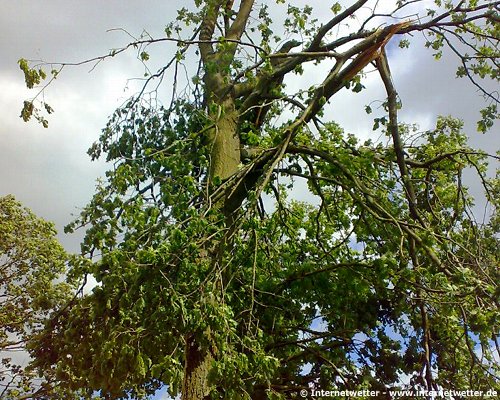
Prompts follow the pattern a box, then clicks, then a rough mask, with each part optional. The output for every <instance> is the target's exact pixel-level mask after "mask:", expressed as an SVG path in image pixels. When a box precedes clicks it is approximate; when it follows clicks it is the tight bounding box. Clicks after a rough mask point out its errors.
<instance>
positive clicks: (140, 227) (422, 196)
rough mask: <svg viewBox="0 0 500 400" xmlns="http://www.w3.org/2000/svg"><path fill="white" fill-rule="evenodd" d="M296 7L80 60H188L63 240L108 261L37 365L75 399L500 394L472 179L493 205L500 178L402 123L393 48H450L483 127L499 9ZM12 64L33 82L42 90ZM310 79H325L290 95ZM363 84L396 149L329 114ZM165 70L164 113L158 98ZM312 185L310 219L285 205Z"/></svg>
mask: <svg viewBox="0 0 500 400" xmlns="http://www.w3.org/2000/svg"><path fill="white" fill-rule="evenodd" d="M284 3H285V2H284V1H276V4H275V5H273V6H272V7H273V8H272V10H271V6H268V5H266V4H261V5H257V4H256V3H255V2H254V1H253V0H242V1H240V2H237V3H236V5H235V4H233V1H227V0H206V1H200V0H196V1H195V4H196V5H195V7H193V8H192V9H186V8H182V9H181V10H179V11H178V17H177V20H176V21H175V22H174V23H172V24H169V25H168V26H167V28H166V29H165V32H166V36H165V37H163V38H157V39H155V38H150V37H143V38H139V39H137V40H136V41H134V42H133V43H131V44H129V45H128V46H126V47H124V48H122V49H119V50H114V51H112V52H111V53H110V54H109V55H106V56H103V57H98V58H96V59H93V60H89V62H99V61H101V60H102V59H104V58H106V57H112V56H116V55H117V54H119V53H120V52H122V51H125V50H126V49H128V48H131V47H135V48H137V49H138V58H139V59H140V60H141V62H143V63H145V65H147V63H148V62H150V60H149V59H150V54H149V48H150V46H153V45H161V43H164V42H176V43H177V44H178V50H177V52H176V54H175V55H174V57H173V58H172V59H171V60H169V61H168V62H166V63H164V64H163V65H162V67H161V68H160V69H159V70H158V71H157V72H156V73H149V75H148V76H147V77H146V79H145V84H144V87H143V89H142V90H141V92H140V93H139V94H138V95H137V96H134V97H133V98H131V99H130V101H128V102H127V103H126V104H125V105H124V106H123V107H120V108H119V109H117V110H116V112H115V113H114V114H113V116H112V117H111V118H110V120H109V122H108V124H107V126H106V128H105V129H104V130H103V132H102V135H101V137H100V139H99V140H98V141H97V142H96V143H95V144H94V145H93V146H92V148H91V149H90V151H89V154H90V156H91V157H92V159H95V158H98V157H100V156H101V155H103V154H105V155H106V160H107V161H109V162H113V164H114V168H113V169H112V170H110V171H108V173H107V181H106V182H104V183H102V185H101V186H100V187H99V188H98V190H97V193H96V194H95V196H94V198H93V200H92V201H91V203H90V204H89V205H88V206H87V207H86V208H85V209H84V211H83V212H82V214H81V217H80V219H79V220H78V221H77V222H75V223H74V224H72V225H71V226H70V227H69V229H73V228H75V227H77V226H80V225H84V226H87V227H88V230H87V234H86V237H85V240H84V242H83V250H84V252H85V253H86V254H87V255H88V256H89V257H92V256H93V255H94V254H95V253H96V252H98V254H99V255H100V258H99V259H98V260H96V261H95V262H93V263H91V264H88V266H87V267H85V268H82V267H81V266H77V267H75V271H74V273H75V274H77V273H79V274H81V275H82V276H85V275H86V274H92V275H93V276H94V277H95V278H96V279H97V281H98V282H99V283H100V284H99V285H98V286H97V287H96V288H94V290H93V292H92V294H90V295H88V296H86V297H84V298H82V299H81V301H78V302H75V304H73V305H72V307H71V311H70V312H68V313H65V314H63V315H62V314H59V315H57V316H56V317H54V318H53V319H52V320H51V322H50V324H49V325H48V329H47V330H46V332H45V335H42V336H40V338H39V340H38V342H36V347H35V350H34V355H35V357H36V362H37V365H38V366H39V367H41V368H42V369H50V368H55V369H56V371H57V376H58V378H59V379H61V380H63V381H64V382H66V384H67V385H68V387H70V388H73V389H75V390H76V389H80V388H86V389H87V390H88V391H89V395H90V394H91V393H92V391H100V392H101V393H102V394H103V395H104V396H105V397H106V398H119V397H125V396H127V395H133V396H141V395H145V394H147V393H153V392H154V391H155V390H156V389H157V388H159V387H161V386H162V385H165V384H166V385H168V388H169V391H170V393H171V394H172V395H177V394H179V393H181V394H182V399H184V400H191V399H205V398H235V399H240V398H249V399H250V398H251V399H264V398H298V397H299V391H300V390H308V389H309V388H317V389H324V390H329V389H353V390H359V389H372V390H387V389H388V388H398V387H399V388H402V387H405V386H406V387H409V388H413V389H423V388H424V389H429V390H431V389H437V388H446V389H470V388H476V389H480V388H487V389H490V388H498V387H499V381H498V373H499V365H498V356H499V354H498V348H499V346H498V334H499V326H500V325H499V322H500V321H499V317H500V314H499V308H498V294H499V287H498V281H499V279H498V278H499V271H498V248H499V246H498V236H496V235H497V233H498V223H497V222H498V221H497V217H494V218H493V219H492V220H491V223H489V224H487V225H480V224H478V223H476V222H475V220H474V218H473V216H472V214H471V211H470V209H471V206H472V205H473V199H472V198H471V196H470V195H469V193H468V191H467V188H466V187H465V185H464V184H463V180H462V174H463V171H464V169H466V168H473V169H474V170H475V171H476V172H477V174H478V176H479V177H480V179H481V181H482V183H483V185H484V188H485V189H486V196H487V199H488V200H489V201H490V202H491V203H492V204H493V206H494V207H496V206H497V205H498V181H497V180H490V181H489V180H487V179H486V177H485V171H486V160H487V158H488V155H487V154H486V153H484V152H481V151H476V150H473V149H471V148H470V147H468V146H467V141H466V135H465V134H464V132H463V131H462V127H463V126H462V122H461V121H459V120H457V119H453V118H451V117H440V118H438V120H437V124H436V126H435V128H434V129H431V130H429V131H426V132H419V131H418V128H415V127H414V126H413V125H411V124H404V123H402V122H400V121H398V110H399V109H400V108H401V102H400V100H399V99H398V95H397V92H396V87H395V84H394V82H393V79H392V76H391V70H390V66H389V61H388V58H387V56H386V53H385V50H384V47H385V46H386V45H387V43H388V42H389V41H390V40H396V39H395V38H396V37H397V38H399V41H400V47H402V48H405V47H408V46H409V45H410V44H411V43H412V40H413V36H412V34H413V33H416V32H422V33H423V34H424V35H425V38H426V42H425V45H426V46H427V47H429V48H432V49H433V51H434V52H435V53H434V55H435V57H436V58H440V56H441V52H442V50H443V48H445V47H447V48H448V49H451V51H452V52H453V53H455V54H456V55H457V56H458V60H459V64H460V65H459V68H458V70H457V74H458V76H464V77H467V78H468V79H470V80H471V81H472V83H474V84H475V85H476V86H477V87H479V88H480V90H481V91H482V92H483V94H484V95H485V97H486V99H487V101H488V102H489V103H488V104H487V106H486V108H485V109H484V110H483V111H482V119H481V121H480V123H479V125H478V128H479V130H480V131H485V130H486V129H487V128H488V127H491V126H492V124H493V120H494V119H495V118H496V104H497V102H498V99H497V98H496V97H495V95H494V94H493V93H490V92H488V91H487V90H486V89H485V86H482V85H480V82H481V81H478V79H487V78H491V79H493V80H496V79H497V78H498V76H497V68H496V67H497V65H498V58H497V57H498V52H497V45H498V7H499V2H498V1H472V0H470V1H440V0H436V1H435V2H434V7H433V8H428V9H424V2H421V1H418V0H417V1H396V2H394V8H393V9H392V10H390V11H389V12H386V11H384V12H379V6H381V4H380V3H382V2H378V1H368V0H358V1H355V2H354V1H353V2H350V4H349V5H348V6H343V5H341V4H340V3H338V2H337V3H334V4H333V5H332V7H331V15H330V16H328V17H326V19H325V20H324V21H321V22H319V21H317V20H315V19H314V18H313V17H312V14H313V11H314V8H313V7H311V6H304V7H296V6H292V5H286V4H284ZM384 3H386V2H384ZM425 4H426V5H428V4H429V2H425ZM271 11H273V15H274V11H276V13H277V14H276V15H278V13H280V12H281V15H282V18H281V19H280V17H276V19H275V20H274V21H273V20H272V19H271ZM353 21H356V23H354V22H353ZM281 27H283V29H281ZM401 51H404V50H401ZM194 60H197V61H198V63H197V64H195V63H194ZM20 65H21V68H22V69H23V71H24V73H25V76H26V82H27V84H28V86H33V85H35V84H38V83H40V81H41V80H42V79H44V78H45V73H44V72H43V69H42V68H41V67H40V66H30V65H29V64H28V63H27V62H26V61H25V60H21V62H20ZM65 65H66V64H60V68H62V67H64V66H65ZM193 65H195V67H194V70H193ZM314 65H319V66H320V67H322V66H323V65H328V66H329V67H328V69H327V70H326V72H323V74H324V75H318V74H319V73H318V74H316V75H315V76H316V78H318V79H319V80H318V81H317V82H315V83H311V84H310V85H309V86H305V87H303V88H302V89H300V90H298V91H296V92H292V91H290V90H289V89H287V87H286V82H287V79H288V77H290V76H292V77H293V76H300V75H301V74H302V73H303V72H304V70H305V69H307V70H308V71H313V70H314V69H313V68H314ZM181 67H184V68H186V69H187V70H188V71H192V72H191V76H193V78H192V80H191V81H184V82H183V81H182V78H181V76H180V75H179V70H180V68H181ZM369 69H372V70H374V71H376V73H378V74H379V75H380V83H381V85H383V87H384V88H385V91H386V93H387V98H386V99H385V101H384V102H383V107H381V109H380V110H379V114H378V115H376V116H375V118H374V130H375V131H379V132H382V133H383V134H385V135H386V137H387V140H385V141H384V140H381V141H377V142H375V141H371V140H368V141H366V142H364V143H360V142H359V141H358V139H357V138H356V136H355V135H352V134H349V133H346V132H344V130H343V129H342V128H341V127H340V126H339V125H338V124H336V123H335V122H332V121H324V120H323V114H324V112H325V110H327V109H328V107H329V102H330V100H331V99H332V98H333V97H334V96H335V95H336V94H338V93H346V92H347V91H349V90H350V91H353V92H355V93H358V92H362V91H363V88H364V86H363V82H364V79H365V77H366V73H367V71H368V70H369ZM59 71H60V69H58V68H55V69H54V70H53V75H54V76H56V75H57V74H58V73H59ZM146 71H147V70H146ZM169 71H172V73H173V79H174V82H175V84H174V85H173V91H172V93H171V96H170V97H169V98H167V99H166V101H165V100H164V101H163V102H162V101H161V99H159V98H158V97H155V93H158V92H156V91H153V92H148V88H149V87H150V84H151V83H152V82H155V81H160V82H161V79H162V78H164V77H166V75H167V74H168V72H169ZM318 71H325V69H324V68H323V69H321V68H320V69H318ZM188 74H189V73H188ZM183 83H184V84H185V90H183V91H180V90H178V88H179V87H180V85H181V84H183ZM162 104H167V105H162ZM42 105H43V106H44V107H45V109H46V111H47V112H49V113H50V112H51V110H52V109H51V108H50V106H48V105H46V104H44V103H42ZM39 108H40V107H37V105H36V103H35V102H33V101H27V102H26V103H25V107H24V109H23V113H22V117H23V118H24V119H25V120H28V119H29V118H30V117H31V116H35V117H36V118H38V119H39V120H40V121H41V122H42V123H43V124H44V125H46V120H45V118H44V117H43V114H42V113H41V111H40V110H39ZM366 111H368V112H372V111H373V110H371V108H370V107H367V108H366ZM357 112H359V111H355V110H353V118H355V115H356V114H355V113H357ZM491 157H494V156H493V155H491ZM300 181H303V182H305V183H306V184H307V188H308V191H309V193H310V196H311V199H312V201H311V202H298V201H296V200H294V199H293V198H292V197H291V196H290V194H289V193H290V190H291V189H292V188H294V187H295V185H296V183H297V182H300Z"/></svg>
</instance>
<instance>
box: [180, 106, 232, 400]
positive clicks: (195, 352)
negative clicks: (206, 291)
mask: <svg viewBox="0 0 500 400" xmlns="http://www.w3.org/2000/svg"><path fill="white" fill-rule="evenodd" d="M221 103H222V104H220V105H219V107H218V111H217V115H214V116H212V119H213V120H214V128H213V129H211V130H210V132H209V133H208V143H209V144H208V146H209V150H210V152H209V153H210V170H209V180H210V182H213V181H214V178H215V177H219V178H220V179H222V180H225V179H227V178H229V177H230V176H231V175H233V174H234V173H236V172H237V170H238V165H239V164H240V139H239V136H238V131H237V121H238V113H237V111H236V109H235V106H234V101H233V99H231V98H229V99H226V100H225V101H222V102H221ZM214 207H220V208H221V209H223V207H224V204H215V205H214ZM231 209H232V210H234V207H231ZM231 217H232V215H230V214H226V219H225V225H226V227H228V226H229V225H230V224H231V220H232V219H231ZM219 245H220V244H219ZM222 246H223V244H222ZM214 257H218V255H215V256H214ZM218 263H219V259H217V260H215V259H214V260H212V264H213V265H217V264H218ZM218 282H219V284H221V283H222V282H220V280H218ZM219 293H220V292H219ZM209 332H210V331H209V330H208V333H207V332H203V333H202V334H204V335H210V333H209ZM208 339H210V338H208ZM204 342H205V343H206V342H207V341H204ZM208 342H210V340H208ZM212 350H214V349H211V348H206V346H201V345H200V343H199V342H198V341H197V340H196V334H195V333H193V335H191V336H190V337H189V338H188V339H187V340H186V349H185V363H184V380H183V387H182V400H205V399H209V398H210V390H211V385H210V383H209V380H208V376H209V373H210V368H211V366H212V362H213V361H214V355H213V354H214V353H215V351H212Z"/></svg>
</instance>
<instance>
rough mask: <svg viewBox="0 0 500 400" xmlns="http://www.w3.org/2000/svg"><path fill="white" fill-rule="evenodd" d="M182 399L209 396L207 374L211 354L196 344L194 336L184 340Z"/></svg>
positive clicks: (196, 399)
mask: <svg viewBox="0 0 500 400" xmlns="http://www.w3.org/2000/svg"><path fill="white" fill-rule="evenodd" d="M185 357H186V359H185V362H184V381H183V385H182V400H204V399H209V398H210V385H209V384H208V374H209V372H210V367H211V364H212V361H213V356H212V354H211V353H210V352H209V351H207V349H203V348H201V346H199V345H198V343H197V341H196V339H195V338H194V336H190V337H188V338H187V340H186V350H185Z"/></svg>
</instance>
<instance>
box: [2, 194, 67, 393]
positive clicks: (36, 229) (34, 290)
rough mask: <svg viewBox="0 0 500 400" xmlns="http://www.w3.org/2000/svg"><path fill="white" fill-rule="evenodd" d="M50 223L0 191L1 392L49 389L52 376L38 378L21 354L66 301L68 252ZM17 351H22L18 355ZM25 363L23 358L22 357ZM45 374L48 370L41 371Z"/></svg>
mask: <svg viewBox="0 0 500 400" xmlns="http://www.w3.org/2000/svg"><path fill="white" fill-rule="evenodd" d="M55 234H56V232H55V229H54V226H53V224H51V223H49V222H46V221H44V220H42V219H40V218H38V217H36V216H35V215H34V214H33V213H32V212H31V211H30V210H29V209H27V208H25V207H23V206H22V205H21V204H20V203H19V202H17V201H16V200H15V199H14V197H13V196H10V195H9V196H5V197H0V355H1V363H2V365H1V370H0V398H2V399H23V398H32V397H37V396H38V397H39V396H47V395H48V394H50V393H52V389H53V387H52V386H53V380H52V379H49V380H40V379H39V378H38V377H37V374H36V373H35V372H34V371H33V370H31V369H30V368H24V367H25V365H22V364H23V363H20V361H21V360H20V359H22V358H23V356H22V355H23V354H24V358H28V357H27V353H26V351H27V349H26V343H27V341H29V340H30V339H31V338H32V337H33V336H35V335H36V334H37V333H39V332H40V331H41V329H42V328H43V326H44V322H45V320H47V319H48V318H49V317H50V316H51V315H52V314H53V313H54V311H55V310H57V309H58V308H59V307H61V306H62V305H65V304H66V303H67V301H68V300H69V296H70V294H71V290H70V286H69V285H68V284H66V283H64V282H59V283H57V282H56V280H57V279H59V280H61V279H62V278H63V273H64V272H65V269H66V262H67V260H68V255H67V254H66V252H65V251H64V249H63V248H62V246H61V245H60V244H59V242H58V241H57V239H56V238H55ZM20 354H21V356H20ZM25 364H27V363H25ZM46 378H50V374H46Z"/></svg>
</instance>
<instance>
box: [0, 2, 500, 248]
mask: <svg viewBox="0 0 500 400" xmlns="http://www.w3.org/2000/svg"><path fill="white" fill-rule="evenodd" d="M391 2H392V1H387V2H384V3H391ZM268 3H270V4H271V3H273V2H271V1H268ZM294 3H295V4H299V5H304V4H306V3H307V4H310V5H313V6H316V5H321V6H322V7H323V8H318V9H317V11H316V12H317V15H318V16H324V14H325V13H327V12H328V7H329V6H330V3H331V2H323V1H322V0H309V1H307V2H306V1H303V0H297V1H295V2H294ZM190 4H192V1H190V0H185V1H178V0H148V1H146V2H145V1H143V0H142V1H138V0H127V1H121V0H120V1H118V0H106V1H99V0H86V1H77V0H45V1H33V0H31V1H29V0H0V9H1V10H2V12H1V13H0V54H1V57H0V87H1V88H2V90H1V91H0V110H1V111H0V113H1V117H2V123H1V125H0V196H2V195H6V194H9V193H10V194H14V195H15V197H16V198H17V199H18V200H19V201H21V202H22V203H23V204H24V205H26V206H27V207H29V208H31V209H32V210H33V211H34V212H35V213H36V214H37V215H39V216H40V217H43V218H45V219H47V220H49V221H53V222H54V223H55V225H56V228H57V230H58V231H59V235H58V237H59V239H60V241H61V243H62V244H63V245H64V246H65V247H66V249H67V250H68V251H71V252H77V251H78V250H79V243H80V241H81V238H82V233H81V232H80V233H77V234H73V235H66V234H64V233H63V227H64V226H65V225H66V224H68V223H69V222H71V220H72V219H73V216H74V215H76V214H78V212H79V210H80V209H81V208H82V207H83V206H84V205H85V204H86V203H87V202H88V201H89V200H90V198H91V196H92V193H93V191H94V188H95V184H96V179H97V178H98V177H100V176H101V177H102V176H103V175H104V172H105V169H106V165H105V164H104V163H103V162H100V161H98V162H91V160H90V158H89V157H88V156H87V154H86V151H87V149H88V148H89V147H90V146H91V144H92V143H93V142H94V141H95V140H96V139H97V138H98V136H99V133H100V130H101V129H102V128H103V127H104V126H105V124H106V121H107V117H108V116H109V115H110V114H111V113H112V112H113V110H114V109H115V108H116V107H117V106H119V105H120V104H121V103H123V102H124V100H125V99H126V98H127V97H128V96H129V95H131V94H133V88H134V84H133V82H127V79H128V78H131V77H134V76H141V75H142V73H143V72H144V71H143V69H142V67H141V66H140V64H139V63H138V62H137V60H136V54H134V53H133V52H130V53H127V54H124V55H120V56H118V57H116V58H113V59H109V60H107V61H105V62H103V63H101V64H99V65H98V66H97V67H96V68H94V69H93V70H92V71H91V66H89V65H84V66H80V67H70V68H66V69H65V70H64V71H63V73H62V74H61V75H60V76H59V78H58V79H57V81H56V82H55V83H54V84H53V85H51V87H50V88H49V89H48V91H47V94H46V96H47V97H46V100H47V102H48V103H49V104H50V105H51V106H52V107H53V108H54V110H55V113H54V114H52V115H51V116H50V119H49V128H48V129H44V128H43V127H42V126H41V125H40V124H38V123H36V122H34V121H32V122H29V123H25V122H23V121H22V119H21V118H19V114H20V110H21V107H22V104H23V100H25V99H27V98H30V97H32V96H33V95H34V91H29V90H28V89H26V88H25V84H24V78H23V74H22V72H21V71H20V69H19V67H18V64H17V61H18V59H19V58H26V59H32V60H44V61H47V62H57V61H64V62H79V61H82V60H85V59H89V58H92V57H94V56H97V55H104V54H107V53H108V52H109V50H110V49H112V48H118V47H120V46H122V45H124V44H126V43H128V41H129V40H130V37H129V36H127V34H126V33H125V32H123V31H118V30H116V28H122V29H123V30H125V31H127V32H129V33H130V34H132V35H134V36H138V35H140V34H141V32H142V31H143V30H144V29H146V30H147V31H148V33H149V34H151V35H152V36H154V37H155V36H156V37H161V36H162V33H163V30H164V28H165V25H166V24H167V23H168V22H169V21H171V20H172V19H174V18H175V10H176V9H177V8H178V7H180V6H188V5H190ZM353 23H355V22H353ZM110 29H115V30H111V31H109V30H110ZM415 39H417V41H420V42H422V38H419V37H417V36H416V37H415ZM398 50H399V49H396V48H395V47H394V45H393V44H391V45H390V46H389V50H388V51H389V62H390V64H391V68H392V71H393V75H394V81H395V83H396V86H397V88H398V91H399V95H400V98H401V100H402V102H403V109H402V112H401V116H400V120H402V121H405V122H412V123H413V122H414V123H418V124H419V125H420V127H421V128H422V129H429V128H432V126H433V124H434V123H435V120H436V117H437V115H439V114H443V115H448V114H450V115H453V116H457V117H460V118H462V119H463V120H464V121H465V122H466V129H468V131H470V140H471V145H472V146H475V147H479V148H483V149H487V150H488V151H490V152H494V151H496V150H497V149H498V144H497V141H498V139H496V140H495V135H496V136H498V132H495V130H493V131H491V132H490V133H488V134H486V135H481V134H479V133H476V132H475V129H474V127H475V121H477V120H478V118H479V110H480V109H481V108H482V107H484V106H485V105H486V103H485V102H484V100H483V98H482V97H481V95H480V94H479V93H478V92H477V90H476V89H475V88H474V87H473V86H472V84H471V83H470V82H468V81H467V80H464V79H461V80H458V79H455V77H454V76H455V69H456V66H457V60H456V59H454V58H453V57H451V56H450V55H449V54H448V53H446V54H445V56H444V57H443V59H442V60H441V61H440V62H436V61H434V60H433V58H432V55H431V51H430V50H428V49H425V48H424V47H423V46H422V45H421V43H420V45H417V46H414V47H412V48H411V49H410V50H406V51H398ZM172 52H173V48H172V47H171V46H170V47H168V46H164V47H161V48H158V50H157V52H156V53H155V55H157V56H159V57H160V58H161V57H164V58H165V59H168V57H170V56H171V55H172V54H173V53H172ZM317 76H319V75H317V74H313V73H310V72H309V71H308V70H306V73H305V74H304V76H302V77H301V78H294V79H293V80H289V81H286V83H287V84H288V86H289V88H290V89H293V88H294V85H296V86H297V87H299V86H301V87H304V84H305V83H309V84H310V82H312V81H314V78H315V77H317ZM127 83H128V86H129V90H128V91H127V90H124V88H125V87H126V86H127ZM366 85H367V90H366V92H364V93H363V95H362V96H355V97H353V96H349V95H348V94H345V96H344V95H342V96H336V97H335V99H334V100H333V101H332V103H331V104H330V106H329V108H328V110H327V111H326V116H327V117H331V118H334V119H335V120H337V121H338V122H340V123H341V125H342V126H344V128H345V129H346V130H347V131H349V132H352V133H356V134H358V135H359V136H360V137H363V138H369V137H371V138H372V139H374V140H375V139H377V138H378V134H377V135H374V134H373V133H372V132H371V130H370V127H371V124H372V122H371V121H370V120H369V119H368V118H367V117H366V115H365V114H364V112H363V109H364V106H365V105H366V104H367V103H368V102H369V101H367V98H372V99H379V100H380V99H383V97H384V94H383V91H382V85H381V82H380V81H379V78H378V77H377V76H376V74H372V75H369V77H368V80H367V83H366ZM496 128H497V127H496ZM470 184H471V185H472V187H473V192H474V191H475V192H477V186H475V185H476V184H477V179H473V178H472V179H470Z"/></svg>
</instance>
